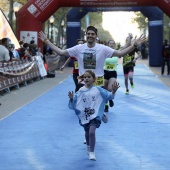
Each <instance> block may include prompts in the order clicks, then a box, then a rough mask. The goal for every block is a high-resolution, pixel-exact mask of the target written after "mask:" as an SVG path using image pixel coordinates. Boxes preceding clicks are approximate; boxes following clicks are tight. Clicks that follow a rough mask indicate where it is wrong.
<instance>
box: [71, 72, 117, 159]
mask: <svg viewBox="0 0 170 170" xmlns="http://www.w3.org/2000/svg"><path fill="white" fill-rule="evenodd" d="M83 79H84V83H85V85H84V86H83V87H81V88H80V89H79V91H78V92H77V93H75V94H74V93H73V91H72V92H71V91H69V92H68V96H69V98H70V100H69V105H68V106H69V108H70V109H73V110H74V111H75V113H76V115H77V116H78V118H79V123H80V125H81V126H83V128H84V130H85V138H86V144H87V153H88V154H89V159H90V160H96V157H95V153H94V148H95V141H96V136H95V131H96V128H99V127H100V124H101V120H102V116H103V109H104V106H105V103H106V102H107V101H108V100H112V99H114V96H115V93H116V91H117V89H118V88H119V87H120V86H119V83H117V82H115V83H114V84H113V85H112V91H111V92H109V91H107V90H105V89H103V88H102V87H100V86H95V85H94V83H95V80H96V76H95V74H94V73H93V72H92V71H91V70H86V71H85V73H84V74H83Z"/></svg>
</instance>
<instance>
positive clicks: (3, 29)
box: [0, 9, 20, 49]
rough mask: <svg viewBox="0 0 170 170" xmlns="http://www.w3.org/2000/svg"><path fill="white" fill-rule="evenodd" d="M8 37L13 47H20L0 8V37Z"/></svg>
mask: <svg viewBox="0 0 170 170" xmlns="http://www.w3.org/2000/svg"><path fill="white" fill-rule="evenodd" d="M2 38H9V39H10V40H11V43H12V44H14V45H15V48H16V49H17V48H20V45H19V42H18V40H17V38H16V36H15V34H14V32H13V30H12V28H11V26H10V24H9V22H8V20H7V18H6V16H5V15H4V13H3V12H2V10H1V9H0V39H2Z"/></svg>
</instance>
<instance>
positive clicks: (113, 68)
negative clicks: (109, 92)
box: [105, 64, 115, 70]
mask: <svg viewBox="0 0 170 170" xmlns="http://www.w3.org/2000/svg"><path fill="white" fill-rule="evenodd" d="M105 67H106V69H107V70H115V64H106V65H105Z"/></svg>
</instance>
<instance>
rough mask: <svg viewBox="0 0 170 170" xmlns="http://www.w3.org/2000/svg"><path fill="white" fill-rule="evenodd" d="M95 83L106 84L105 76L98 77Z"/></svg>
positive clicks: (96, 84) (98, 84)
mask: <svg viewBox="0 0 170 170" xmlns="http://www.w3.org/2000/svg"><path fill="white" fill-rule="evenodd" d="M94 85H95V86H104V76H102V77H97V78H96V81H95V83H94Z"/></svg>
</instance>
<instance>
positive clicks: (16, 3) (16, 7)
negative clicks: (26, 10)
mask: <svg viewBox="0 0 170 170" xmlns="http://www.w3.org/2000/svg"><path fill="white" fill-rule="evenodd" d="M13 10H14V12H15V16H16V14H17V12H18V11H19V4H18V2H14V6H13Z"/></svg>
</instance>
